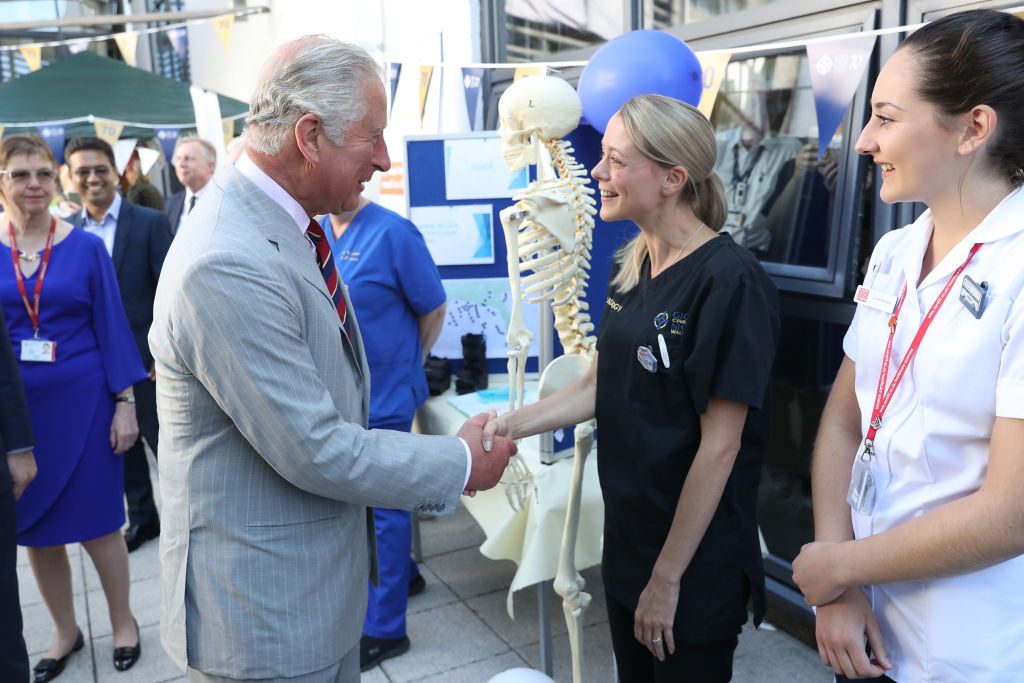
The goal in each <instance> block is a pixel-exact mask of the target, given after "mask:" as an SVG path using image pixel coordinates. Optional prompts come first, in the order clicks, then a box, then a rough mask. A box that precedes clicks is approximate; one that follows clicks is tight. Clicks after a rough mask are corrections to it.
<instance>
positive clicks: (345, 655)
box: [149, 36, 515, 683]
mask: <svg viewBox="0 0 1024 683" xmlns="http://www.w3.org/2000/svg"><path fill="white" fill-rule="evenodd" d="M386 118H387V109H386V98H385V94H384V87H383V84H382V80H381V73H380V69H379V67H378V66H377V65H376V64H375V63H374V61H373V60H372V59H371V58H370V56H369V55H368V54H366V52H364V51H363V50H362V49H360V48H356V47H354V46H350V45H346V44H344V43H341V42H338V41H336V40H334V39H331V38H327V37H322V36H321V37H307V38H300V39H298V40H296V41H294V42H292V43H289V44H287V45H285V46H283V47H282V48H280V49H279V50H278V51H277V52H276V53H275V54H274V56H273V57H271V59H270V60H269V62H268V63H267V65H266V66H265V67H264V69H263V72H262V74H261V76H260V81H259V84H258V85H257V88H256V91H255V94H254V96H253V99H252V103H251V107H250V113H249V117H248V120H247V122H246V123H247V128H248V131H249V138H248V143H247V147H246V152H245V154H244V155H243V156H242V157H241V158H240V159H239V161H238V163H237V165H236V166H229V167H226V168H224V169H222V170H221V171H220V172H219V173H218V174H217V175H216V176H215V178H214V180H213V186H212V187H210V188H209V190H208V192H209V194H208V196H206V197H204V199H203V201H202V202H201V203H200V204H198V205H197V206H196V209H195V211H194V212H193V213H192V216H191V217H190V219H189V220H190V221H191V222H192V224H194V225H197V226H198V225H202V226H203V229H202V230H187V231H184V232H183V233H181V234H179V235H178V237H177V239H176V240H175V242H174V243H173V245H172V247H171V250H170V252H169V253H168V256H167V260H166V261H165V262H164V269H163V273H162V275H161V278H160V284H159V288H158V290H157V296H156V305H155V315H154V322H153V327H152V330H151V332H150V337H149V341H150V347H151V349H152V351H153V357H154V358H155V359H156V372H157V392H158V398H157V401H158V407H159V412H160V426H161V434H160V439H161V446H162V450H161V455H160V463H159V464H160V489H161V494H162V497H163V503H164V511H163V518H164V519H163V535H162V536H161V539H160V560H161V593H162V599H161V620H160V628H161V637H162V641H163V644H164V647H165V648H166V650H167V651H168V653H169V654H170V655H171V658H172V659H173V660H174V661H175V662H177V663H178V665H179V666H182V668H187V671H188V676H189V679H190V680H193V681H232V680H246V681H256V680H273V681H282V680H284V681H289V682H293V683H300V682H301V683H307V682H313V681H317V682H319V681H346V682H348V681H358V680H359V651H358V647H357V646H358V644H359V636H360V626H361V624H362V620H363V614H364V611H365V609H366V586H367V577H368V574H369V572H371V569H372V565H373V554H374V553H373V550H372V548H373V545H372V544H373V535H372V527H370V526H368V516H367V509H366V508H367V506H374V505H377V506H381V507H385V508H402V509H407V510H430V511H434V512H447V511H452V510H453V509H454V507H455V506H456V504H457V502H458V497H459V494H460V492H462V491H463V490H469V491H474V490H479V489H485V488H489V487H492V486H494V485H495V484H496V483H497V482H498V479H499V478H500V477H501V474H502V472H503V471H504V468H505V465H506V464H507V461H508V457H509V456H510V455H511V454H512V453H513V452H514V451H515V446H514V445H513V444H512V443H511V442H508V441H503V442H502V443H500V444H498V445H497V446H496V448H495V450H494V451H492V452H490V453H485V452H484V451H483V449H482V447H481V443H480V439H481V432H482V427H483V424H484V422H485V417H486V416H483V415H479V416H477V417H475V418H473V419H471V420H469V421H468V422H467V423H466V424H465V425H464V426H463V427H462V429H461V430H460V431H459V437H461V438H456V437H448V436H421V435H410V434H405V433H400V432H390V431H384V430H367V429H366V428H365V427H366V424H367V413H368V407H369V395H370V394H369V376H368V371H367V366H366V359H365V356H364V353H363V346H362V339H361V337H360V334H359V325H358V324H357V322H356V315H355V314H356V312H355V311H353V310H352V307H351V305H350V302H349V300H348V296H347V294H346V293H345V291H344V286H343V285H342V284H341V283H340V282H339V280H338V275H337V271H336V269H335V268H334V265H333V260H332V256H331V254H330V248H329V247H327V245H326V241H325V240H324V239H323V233H322V232H320V231H319V226H317V224H316V223H315V222H313V221H311V217H312V216H314V215H317V214H325V213H340V212H341V211H343V210H351V209H353V208H355V206H356V202H357V201H358V198H359V195H360V193H361V191H362V187H363V184H364V183H365V182H366V181H368V180H369V179H370V177H371V176H372V175H373V174H374V172H376V171H383V170H386V169H387V168H388V167H389V166H390V160H389V158H388V152H387V147H386V146H385V144H384V140H383V137H382V130H383V128H384V126H385V124H386ZM325 247H326V248H325ZM369 519H370V520H372V516H371V517H369ZM370 524H372V522H370Z"/></svg>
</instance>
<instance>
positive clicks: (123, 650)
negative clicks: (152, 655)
mask: <svg viewBox="0 0 1024 683" xmlns="http://www.w3.org/2000/svg"><path fill="white" fill-rule="evenodd" d="M135 632H136V633H138V634H139V642H137V643H135V645H128V646H126V647H115V648H114V668H115V669H117V670H118V671H127V670H128V669H130V668H132V667H133V666H135V662H137V661H139V657H141V656H142V631H140V630H139V622H138V621H136V622H135Z"/></svg>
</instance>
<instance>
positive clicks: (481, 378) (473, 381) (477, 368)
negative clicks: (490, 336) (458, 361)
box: [455, 334, 487, 394]
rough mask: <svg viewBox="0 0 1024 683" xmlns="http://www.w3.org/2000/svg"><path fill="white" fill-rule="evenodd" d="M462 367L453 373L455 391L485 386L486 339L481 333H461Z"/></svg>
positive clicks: (469, 391) (472, 389)
mask: <svg viewBox="0 0 1024 683" xmlns="http://www.w3.org/2000/svg"><path fill="white" fill-rule="evenodd" d="M462 360H463V364H462V369H461V370H459V371H458V373H456V375H455V393H456V394H469V393H472V392H474V391H476V390H477V389H486V388H487V341H486V340H485V339H484V336H483V335H482V334H464V335H462Z"/></svg>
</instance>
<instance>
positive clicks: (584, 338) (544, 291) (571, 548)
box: [498, 76, 597, 683]
mask: <svg viewBox="0 0 1024 683" xmlns="http://www.w3.org/2000/svg"><path fill="white" fill-rule="evenodd" d="M581 111H582V107H581V105H580V100H579V97H578V96H577V95H576V91H575V90H573V88H572V86H570V85H569V84H568V83H566V82H565V81H563V80H562V79H560V78H555V77H552V76H530V77H526V78H522V79H520V80H519V81H516V82H515V83H514V84H513V85H512V86H511V87H509V89H508V90H506V91H505V93H504V94H503V95H502V97H501V100H500V101H499V102H498V113H499V117H500V119H501V126H500V128H499V132H500V133H501V138H502V151H503V153H504V156H505V162H506V163H507V164H508V166H509V167H510V168H511V169H512V170H519V169H522V168H525V167H526V166H528V165H530V164H534V163H537V157H538V155H537V148H538V147H539V146H541V145H542V146H543V147H544V149H546V150H547V152H548V154H549V155H550V157H551V163H552V166H553V168H554V171H555V174H556V176H555V177H553V178H547V179H538V180H536V181H534V182H532V183H530V185H529V186H528V187H527V188H526V190H524V191H523V192H520V193H518V194H516V195H515V197H513V199H515V200H516V203H515V204H514V205H513V206H510V207H509V208H507V209H505V210H504V211H502V212H501V224H502V227H503V228H504V230H505V244H506V246H507V249H508V274H509V282H510V288H511V293H512V314H511V320H510V321H509V326H508V333H507V334H506V340H507V342H508V375H509V404H510V405H509V407H510V408H519V407H521V406H522V404H523V386H524V381H525V377H524V375H525V371H526V359H527V354H528V351H529V346H530V339H531V337H532V335H531V334H530V332H529V330H528V329H527V328H526V325H525V324H524V322H523V302H528V303H539V302H545V301H546V302H550V304H551V310H552V312H553V313H554V317H555V329H556V330H557V332H558V338H559V340H560V341H561V343H562V349H563V350H564V351H565V355H563V356H561V357H559V358H557V359H556V360H554V361H553V362H551V363H549V364H548V366H547V367H546V368H545V369H544V372H543V374H542V376H541V380H540V392H539V393H540V397H541V398H544V397H545V396H548V395H550V394H552V393H554V392H555V391H557V390H558V389H560V388H561V387H563V386H565V385H567V384H570V383H571V382H573V381H575V380H576V379H577V378H579V377H581V376H583V375H585V374H586V372H587V371H588V369H589V367H590V364H591V362H592V361H593V358H594V349H595V346H596V344H597V340H596V339H595V338H594V336H593V335H591V334H590V333H591V332H592V331H593V329H594V324H593V323H592V322H591V321H590V316H589V315H588V314H587V308H588V305H587V302H586V301H584V300H583V295H584V293H585V291H586V287H587V280H588V279H589V277H590V276H589V273H588V269H589V268H590V247H591V242H592V236H593V230H594V218H593V216H594V214H595V213H596V209H595V208H594V204H595V202H594V199H593V194H594V190H593V189H592V188H590V187H588V178H587V171H586V169H585V168H584V167H583V166H582V165H581V164H579V163H577V162H576V160H575V159H574V158H573V157H572V152H573V148H572V146H571V145H570V144H569V142H568V141H566V140H562V139H561V138H563V137H565V136H566V135H568V134H569V133H570V132H572V131H573V130H574V129H575V128H576V126H577V125H579V120H580V114H581ZM593 434H594V420H589V421H587V422H585V423H583V424H579V425H577V426H576V429H575V431H574V433H573V435H574V438H575V449H574V453H573V470H572V480H571V483H570V487H569V497H568V501H567V508H566V515H565V528H564V531H563V535H562V547H561V550H560V552H559V557H558V570H557V573H556V574H555V592H556V593H558V595H559V596H561V598H562V609H563V611H564V612H565V620H566V626H567V627H568V631H569V643H570V645H571V648H572V669H573V681H574V683H580V681H581V680H582V671H583V667H582V652H583V642H582V641H583V613H584V612H585V611H586V609H587V606H588V605H589V604H590V595H589V594H587V593H584V592H583V587H584V585H585V582H584V580H583V577H582V576H580V574H579V572H577V571H576V557H575V554H576V535H577V532H578V530H579V515H580V499H581V493H582V487H583V467H584V464H585V463H586V459H587V455H589V453H590V450H591V448H592V447H593V443H594V437H593ZM516 457H517V458H518V456H516ZM524 471H525V475H524ZM506 478H509V479H511V480H512V481H511V482H510V483H506V494H507V495H508V496H509V502H510V503H511V504H512V506H513V508H516V509H518V508H519V507H522V505H523V504H524V502H525V498H527V497H528V496H529V491H530V490H531V489H532V488H533V484H532V476H531V475H530V474H529V469H528V468H526V465H525V463H523V462H522V460H518V461H517V462H515V463H514V464H513V465H510V468H509V470H508V471H507V473H506Z"/></svg>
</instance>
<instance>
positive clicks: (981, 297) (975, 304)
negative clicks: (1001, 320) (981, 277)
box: [960, 275, 988, 319]
mask: <svg viewBox="0 0 1024 683" xmlns="http://www.w3.org/2000/svg"><path fill="white" fill-rule="evenodd" d="M987 294H988V283H987V282H980V283H978V282H975V281H974V279H973V278H972V277H971V276H970V275H964V283H963V285H962V286H961V287H960V303H962V304H963V305H964V308H966V309H967V310H968V311H970V313H971V315H973V316H974V317H975V318H979V319H980V318H981V314H982V313H984V312H985V296H986V295H987Z"/></svg>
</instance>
